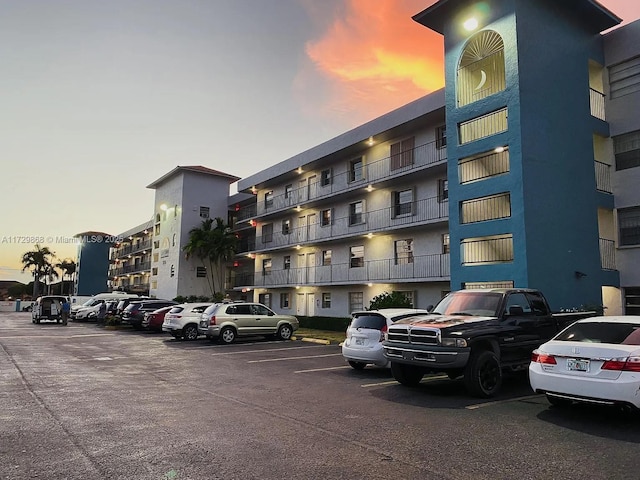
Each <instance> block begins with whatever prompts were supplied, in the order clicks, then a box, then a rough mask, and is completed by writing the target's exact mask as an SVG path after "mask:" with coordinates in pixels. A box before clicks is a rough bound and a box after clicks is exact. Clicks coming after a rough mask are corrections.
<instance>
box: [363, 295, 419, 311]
mask: <svg viewBox="0 0 640 480" xmlns="http://www.w3.org/2000/svg"><path fill="white" fill-rule="evenodd" d="M381 308H413V305H411V301H410V300H409V299H408V298H407V297H406V296H405V294H404V293H402V292H391V293H388V292H384V293H381V294H380V295H378V296H375V297H373V298H372V299H371V302H370V304H369V310H380V309H381Z"/></svg>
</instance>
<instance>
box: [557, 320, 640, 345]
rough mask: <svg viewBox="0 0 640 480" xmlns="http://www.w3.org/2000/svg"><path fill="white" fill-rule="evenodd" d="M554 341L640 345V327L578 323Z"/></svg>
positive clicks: (606, 323) (628, 324) (619, 324)
mask: <svg viewBox="0 0 640 480" xmlns="http://www.w3.org/2000/svg"><path fill="white" fill-rule="evenodd" d="M554 340H559V341H561V342H587V343H609V344H614V345H621V344H622V345H640V325H638V324H633V323H614V322H577V323H574V324H573V325H571V326H570V327H568V328H567V329H566V330H564V331H562V332H560V333H559V334H558V336H556V338H554Z"/></svg>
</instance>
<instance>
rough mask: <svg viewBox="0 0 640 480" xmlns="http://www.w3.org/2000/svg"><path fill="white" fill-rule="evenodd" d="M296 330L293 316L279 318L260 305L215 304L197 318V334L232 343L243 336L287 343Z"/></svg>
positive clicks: (296, 322) (241, 303) (296, 323)
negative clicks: (274, 338) (273, 337)
mask: <svg viewBox="0 0 640 480" xmlns="http://www.w3.org/2000/svg"><path fill="white" fill-rule="evenodd" d="M297 329H298V319H297V318H296V317H294V316H292V315H278V314H276V313H275V312H274V311H273V310H271V309H270V308H269V307H266V306H265V305H262V304H261V303H248V302H234V303H216V304H213V305H211V306H210V307H209V308H207V309H206V310H205V311H204V312H203V313H202V316H201V317H200V324H199V325H198V333H200V334H201V335H206V336H207V338H208V339H209V340H211V341H214V340H216V339H217V340H218V341H219V342H220V343H233V342H234V341H235V339H236V338H237V337H239V336H244V335H265V336H270V335H275V336H276V337H277V338H279V339H281V340H289V339H290V338H291V335H292V334H293V332H294V331H296V330H297Z"/></svg>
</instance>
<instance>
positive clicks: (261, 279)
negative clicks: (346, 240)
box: [234, 253, 450, 287]
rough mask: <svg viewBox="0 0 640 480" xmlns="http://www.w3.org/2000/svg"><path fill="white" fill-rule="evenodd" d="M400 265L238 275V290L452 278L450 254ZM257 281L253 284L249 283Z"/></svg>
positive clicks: (374, 263)
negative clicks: (243, 288)
mask: <svg viewBox="0 0 640 480" xmlns="http://www.w3.org/2000/svg"><path fill="white" fill-rule="evenodd" d="M412 260H413V261H412V262H411V263H407V262H408V260H407V259H406V258H405V259H403V263H402V264H400V265H398V264H396V261H395V260H394V259H389V258H388V259H383V260H370V261H366V262H364V264H363V266H362V267H351V266H350V264H349V263H341V264H331V265H322V266H313V267H299V268H291V269H282V270H270V271H269V272H268V273H266V272H255V274H244V275H238V276H236V277H235V279H234V287H249V286H251V287H293V286H302V285H336V284H352V283H361V282H364V283H367V282H380V281H384V282H394V281H404V280H413V281H429V280H431V281H440V280H443V281H446V280H448V279H449V276H450V268H449V261H450V260H449V254H445V253H443V254H435V255H423V256H418V257H412ZM249 282H253V283H249Z"/></svg>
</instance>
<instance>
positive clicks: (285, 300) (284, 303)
mask: <svg viewBox="0 0 640 480" xmlns="http://www.w3.org/2000/svg"><path fill="white" fill-rule="evenodd" d="M290 302H291V294H290V293H281V294H280V308H291V303H290Z"/></svg>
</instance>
